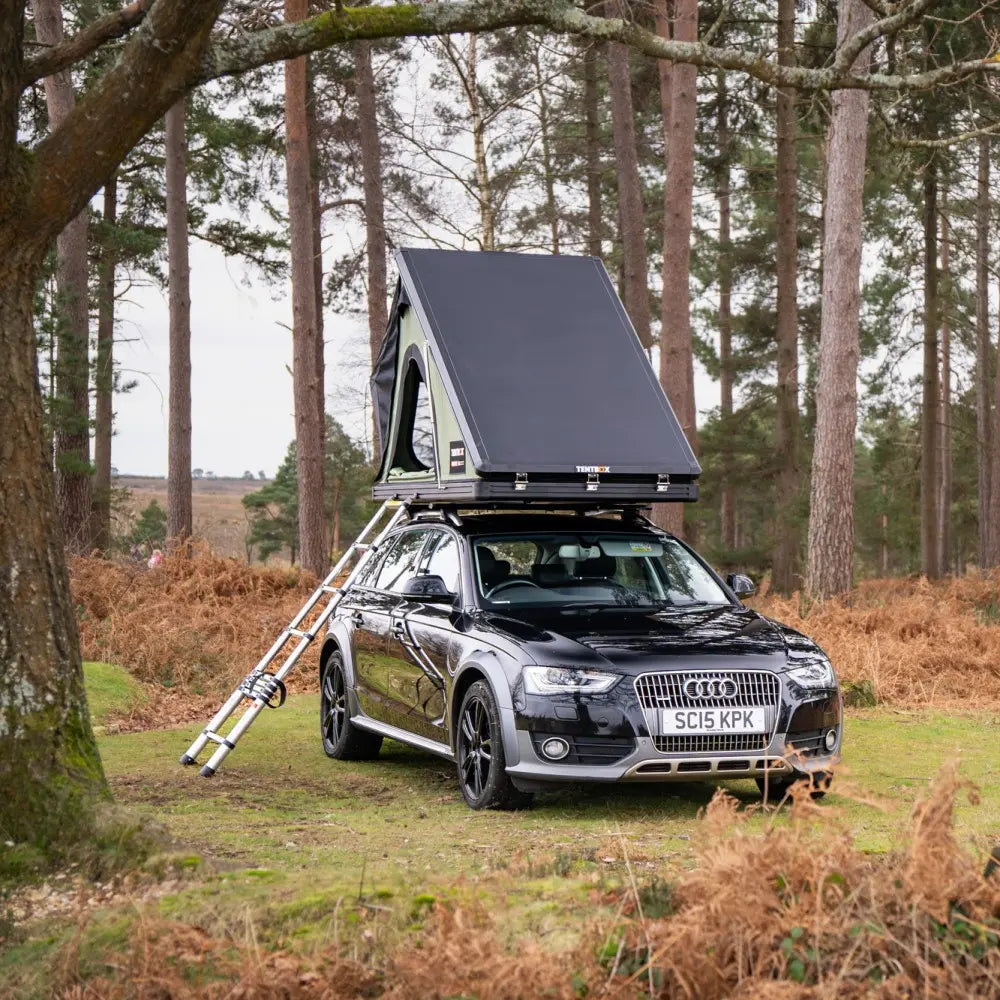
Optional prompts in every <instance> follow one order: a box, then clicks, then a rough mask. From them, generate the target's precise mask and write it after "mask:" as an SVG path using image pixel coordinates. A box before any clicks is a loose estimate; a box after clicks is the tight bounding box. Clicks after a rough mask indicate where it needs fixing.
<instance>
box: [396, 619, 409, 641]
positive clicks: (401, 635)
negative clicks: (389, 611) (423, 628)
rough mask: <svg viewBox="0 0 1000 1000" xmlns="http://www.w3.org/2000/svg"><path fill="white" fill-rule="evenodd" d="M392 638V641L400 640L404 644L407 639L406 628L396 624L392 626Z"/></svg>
mask: <svg viewBox="0 0 1000 1000" xmlns="http://www.w3.org/2000/svg"><path fill="white" fill-rule="evenodd" d="M392 637H393V639H400V640H402V641H404V642H405V641H406V639H407V638H408V637H407V634H406V627H405V626H404V625H402V624H400V623H399V622H397V623H396V624H395V625H393V626H392Z"/></svg>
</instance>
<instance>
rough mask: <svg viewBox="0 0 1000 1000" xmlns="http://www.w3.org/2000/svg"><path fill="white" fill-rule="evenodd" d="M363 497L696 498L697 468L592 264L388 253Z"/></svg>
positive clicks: (589, 260) (601, 272) (604, 277)
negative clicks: (375, 470)
mask: <svg viewBox="0 0 1000 1000" xmlns="http://www.w3.org/2000/svg"><path fill="white" fill-rule="evenodd" d="M395 259H396V265H397V267H398V269H399V281H398V283H397V285H396V293H395V297H394V298H393V303H392V310H391V313H390V317H389V325H388V329H387V331H386V336H385V340H384V342H383V345H382V351H381V354H380V355H379V358H378V360H377V362H376V364H375V371H374V373H373V375H372V397H373V401H374V406H375V411H376V414H377V422H378V428H379V436H380V440H381V449H382V452H381V455H382V462H381V468H380V470H379V474H378V478H377V481H376V483H375V485H374V487H373V490H372V494H373V496H374V497H375V498H376V499H382V500H387V499H400V500H409V501H425V502H431V501H438V502H448V503H463V504H464V503H473V504H475V503H484V502H485V503H494V502H501V501H515V502H519V503H520V502H528V501H539V502H545V503H547V504H551V503H553V502H559V503H593V502H595V501H596V502H598V503H601V502H603V501H604V500H608V501H611V502H613V503H619V504H620V503H651V502H662V501H687V500H697V499H698V483H697V477H698V476H699V474H700V473H701V468H700V467H699V465H698V462H697V461H696V459H695V457H694V454H693V453H692V451H691V448H690V446H689V445H688V442H687V439H686V438H685V437H684V433H683V431H682V430H681V427H680V424H679V423H678V421H677V418H676V416H675V415H674V412H673V410H672V409H671V407H670V403H669V402H668V401H667V399H666V397H665V396H664V395H663V391H662V389H661V388H660V385H659V383H658V382H657V380H656V377H655V375H654V373H653V370H652V368H651V366H650V364H649V360H648V358H647V357H646V354H645V353H644V351H643V349H642V346H641V345H640V343H639V339H638V337H637V336H636V334H635V331H634V329H633V328H632V324H631V323H630V322H629V319H628V316H627V315H626V313H625V309H624V307H623V306H622V304H621V301H620V300H619V298H618V296H617V294H616V293H615V290H614V287H613V286H612V284H611V280H610V279H609V277H608V274H607V271H605V269H604V265H603V264H602V263H601V261H600V260H598V259H597V258H595V257H571V256H565V255H557V256H547V255H539V254H521V253H496V252H474V251H457V250H413V249H403V250H399V251H397V252H396V254H395Z"/></svg>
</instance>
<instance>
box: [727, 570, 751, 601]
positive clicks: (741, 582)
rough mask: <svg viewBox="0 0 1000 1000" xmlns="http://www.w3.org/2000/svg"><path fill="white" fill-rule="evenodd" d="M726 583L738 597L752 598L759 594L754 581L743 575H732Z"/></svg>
mask: <svg viewBox="0 0 1000 1000" xmlns="http://www.w3.org/2000/svg"><path fill="white" fill-rule="evenodd" d="M726 583H727V584H728V586H729V589H730V590H731V591H732V592H733V593H734V594H735V595H736V596H737V597H752V596H753V595H754V594H756V593H757V588H756V587H755V586H754V583H753V580H751V579H750V577H748V576H744V575H743V574H742V573H730V574H729V576H727V577H726Z"/></svg>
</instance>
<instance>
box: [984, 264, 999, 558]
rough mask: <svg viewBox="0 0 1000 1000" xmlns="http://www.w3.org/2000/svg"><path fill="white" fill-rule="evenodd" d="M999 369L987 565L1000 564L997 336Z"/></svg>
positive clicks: (995, 386) (996, 386) (995, 382)
mask: <svg viewBox="0 0 1000 1000" xmlns="http://www.w3.org/2000/svg"><path fill="white" fill-rule="evenodd" d="M998 290H1000V282H998ZM996 358H997V370H996V373H995V375H994V378H993V431H992V435H991V438H990V507H989V516H988V517H987V518H986V524H987V526H988V527H989V531H988V536H989V546H988V548H987V552H986V561H985V565H986V566H990V567H992V566H1000V336H998V337H997V353H996Z"/></svg>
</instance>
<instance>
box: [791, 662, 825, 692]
mask: <svg viewBox="0 0 1000 1000" xmlns="http://www.w3.org/2000/svg"><path fill="white" fill-rule="evenodd" d="M787 677H788V679H789V680H790V681H795V683H796V684H798V685H799V687H804V688H835V687H836V686H837V675H836V674H835V673H834V672H833V666H832V665H831V663H830V661H829V660H827V659H822V660H819V659H817V660H811V661H810V662H808V663H806V664H804V665H803V666H801V667H793V668H792V669H791V670H789V671H788V674H787Z"/></svg>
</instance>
